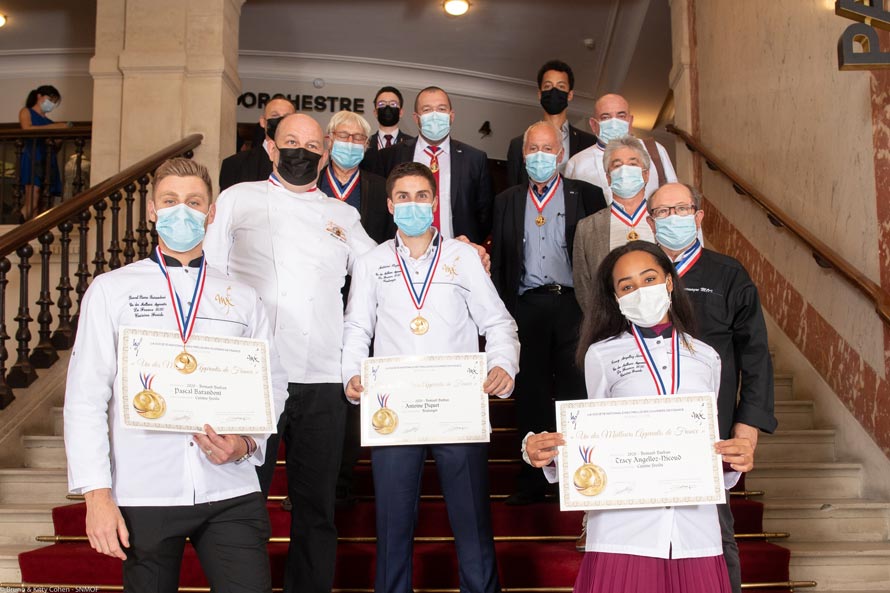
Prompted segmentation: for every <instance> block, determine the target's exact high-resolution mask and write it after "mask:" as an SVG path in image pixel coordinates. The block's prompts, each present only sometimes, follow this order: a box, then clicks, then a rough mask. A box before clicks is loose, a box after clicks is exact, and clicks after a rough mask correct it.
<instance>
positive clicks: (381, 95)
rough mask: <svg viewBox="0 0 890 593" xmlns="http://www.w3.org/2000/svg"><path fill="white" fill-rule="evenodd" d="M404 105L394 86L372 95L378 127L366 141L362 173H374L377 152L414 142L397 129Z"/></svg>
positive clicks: (386, 87)
mask: <svg viewBox="0 0 890 593" xmlns="http://www.w3.org/2000/svg"><path fill="white" fill-rule="evenodd" d="M404 104H405V102H404V100H403V99H402V93H401V91H399V89H397V88H396V87H394V86H385V87H383V88H382V89H380V90H379V91H377V94H376V95H374V117H376V118H377V123H378V124H380V127H379V128H377V131H376V132H374V134H373V135H372V136H371V138H370V139H369V140H368V150H367V151H366V152H365V158H364V160H363V161H362V164H361V165H359V166H360V167H361V168H362V170H363V171H374V166H375V163H376V162H377V153H378V152H379V151H381V150H383V149H384V148H389V147H390V146H392V145H393V144H398V143H399V142H405V141H406V140H414V136H409V135H408V134H406V133H404V132H403V131H401V130H400V129H399V121H400V120H401V119H402V115H403V114H404V109H403V106H404ZM387 238H389V237H387Z"/></svg>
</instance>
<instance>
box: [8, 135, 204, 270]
mask: <svg viewBox="0 0 890 593" xmlns="http://www.w3.org/2000/svg"><path fill="white" fill-rule="evenodd" d="M60 131H61V130H60ZM203 139H204V136H202V135H201V134H192V135H191V136H186V137H185V138H183V139H182V140H180V141H179V142H175V143H174V144H171V145H170V146H167V147H166V148H164V149H162V150H159V151H157V152H156V153H154V154H152V155H151V156H148V157H146V158H144V159H142V160H141V161H139V162H138V163H136V164H134V165H131V166H129V167H127V168H126V169H124V170H123V171H121V172H120V173H118V174H117V175H114V176H112V177H109V178H108V179H106V180H105V181H102V182H101V183H99V184H98V185H94V186H93V187H91V188H90V189H88V190H86V191H84V192H82V193H80V194H78V195H77V196H75V197H73V198H71V199H70V200H67V201H65V202H62V203H61V204H59V205H58V206H55V207H53V208H50V209H49V210H47V211H46V212H43V213H41V214H40V215H39V216H36V217H35V218H32V219H31V220H29V221H27V222H24V223H22V224H20V225H19V226H18V227H16V228H15V229H13V230H11V231H9V232H8V233H6V234H4V235H3V236H0V258H3V257H6V256H8V255H10V254H11V253H13V252H14V251H15V250H17V249H18V248H19V247H22V246H24V245H25V244H26V243H30V242H31V241H33V240H35V239H36V238H37V237H39V236H40V235H42V234H43V233H45V232H47V231H52V230H53V229H55V228H56V227H57V226H59V225H60V224H61V223H63V222H65V221H68V220H71V219H72V218H73V217H74V216H75V215H76V214H78V213H79V212H82V211H83V210H85V209H87V208H89V207H91V206H93V205H94V204H96V203H98V202H101V201H102V200H105V199H106V198H107V197H108V196H109V194H111V193H112V192H115V191H119V190H122V189H123V188H124V187H125V186H126V185H127V184H129V183H132V182H133V180H134V179H139V178H140V177H141V176H143V175H147V174H148V173H151V172H152V171H154V170H155V169H156V168H157V167H158V165H160V164H161V163H162V162H164V161H165V160H167V159H169V158H172V157H175V156H179V155H181V154H183V153H185V152H187V151H189V150H194V149H195V148H197V147H198V146H199V145H200V144H201V140H203Z"/></svg>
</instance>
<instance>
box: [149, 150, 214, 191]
mask: <svg viewBox="0 0 890 593" xmlns="http://www.w3.org/2000/svg"><path fill="white" fill-rule="evenodd" d="M166 177H197V178H198V179H200V180H201V181H203V182H204V185H206V186H207V195H208V196H209V197H210V199H211V201H212V200H213V183H212V182H211V181H210V173H209V172H208V171H207V167H205V166H204V165H202V164H200V163H196V162H195V161H193V160H191V159H187V158H183V157H174V158H172V159H167V160H166V161H164V162H163V163H161V164H160V165H158V168H157V169H155V174H154V175H153V176H152V180H151V184H152V194H151V195H152V198H154V190H156V189H157V187H158V184H160V183H161V180H162V179H164V178H166Z"/></svg>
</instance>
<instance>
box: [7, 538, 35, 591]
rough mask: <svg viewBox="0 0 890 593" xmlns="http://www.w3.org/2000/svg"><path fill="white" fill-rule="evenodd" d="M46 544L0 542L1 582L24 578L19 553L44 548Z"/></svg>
mask: <svg viewBox="0 0 890 593" xmlns="http://www.w3.org/2000/svg"><path fill="white" fill-rule="evenodd" d="M45 546H46V544H35V543H31V544H16V545H11V544H0V582H2V583H17V582H19V581H21V580H22V571H21V570H20V569H19V554H21V553H22V552H28V551H31V550H36V549H37V548H43V547H45Z"/></svg>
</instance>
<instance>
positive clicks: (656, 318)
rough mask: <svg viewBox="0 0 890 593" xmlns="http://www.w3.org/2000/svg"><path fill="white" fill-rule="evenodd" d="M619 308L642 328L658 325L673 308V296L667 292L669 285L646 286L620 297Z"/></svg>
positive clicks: (628, 318) (629, 319)
mask: <svg viewBox="0 0 890 593" xmlns="http://www.w3.org/2000/svg"><path fill="white" fill-rule="evenodd" d="M618 308H619V309H620V310H621V314H622V315H624V317H625V318H626V319H627V320H628V321H630V322H631V323H633V324H634V325H638V326H640V327H652V326H653V325H658V323H659V322H660V321H661V320H662V319H664V315H665V313H667V312H668V309H670V308H671V294H670V293H669V292H668V291H667V283H666V282H665V283H662V284H655V285H654V286H644V287H642V288H638V289H636V290H635V291H633V292H632V293H630V294H626V295H624V296H623V297H620V298H619V299H618Z"/></svg>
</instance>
